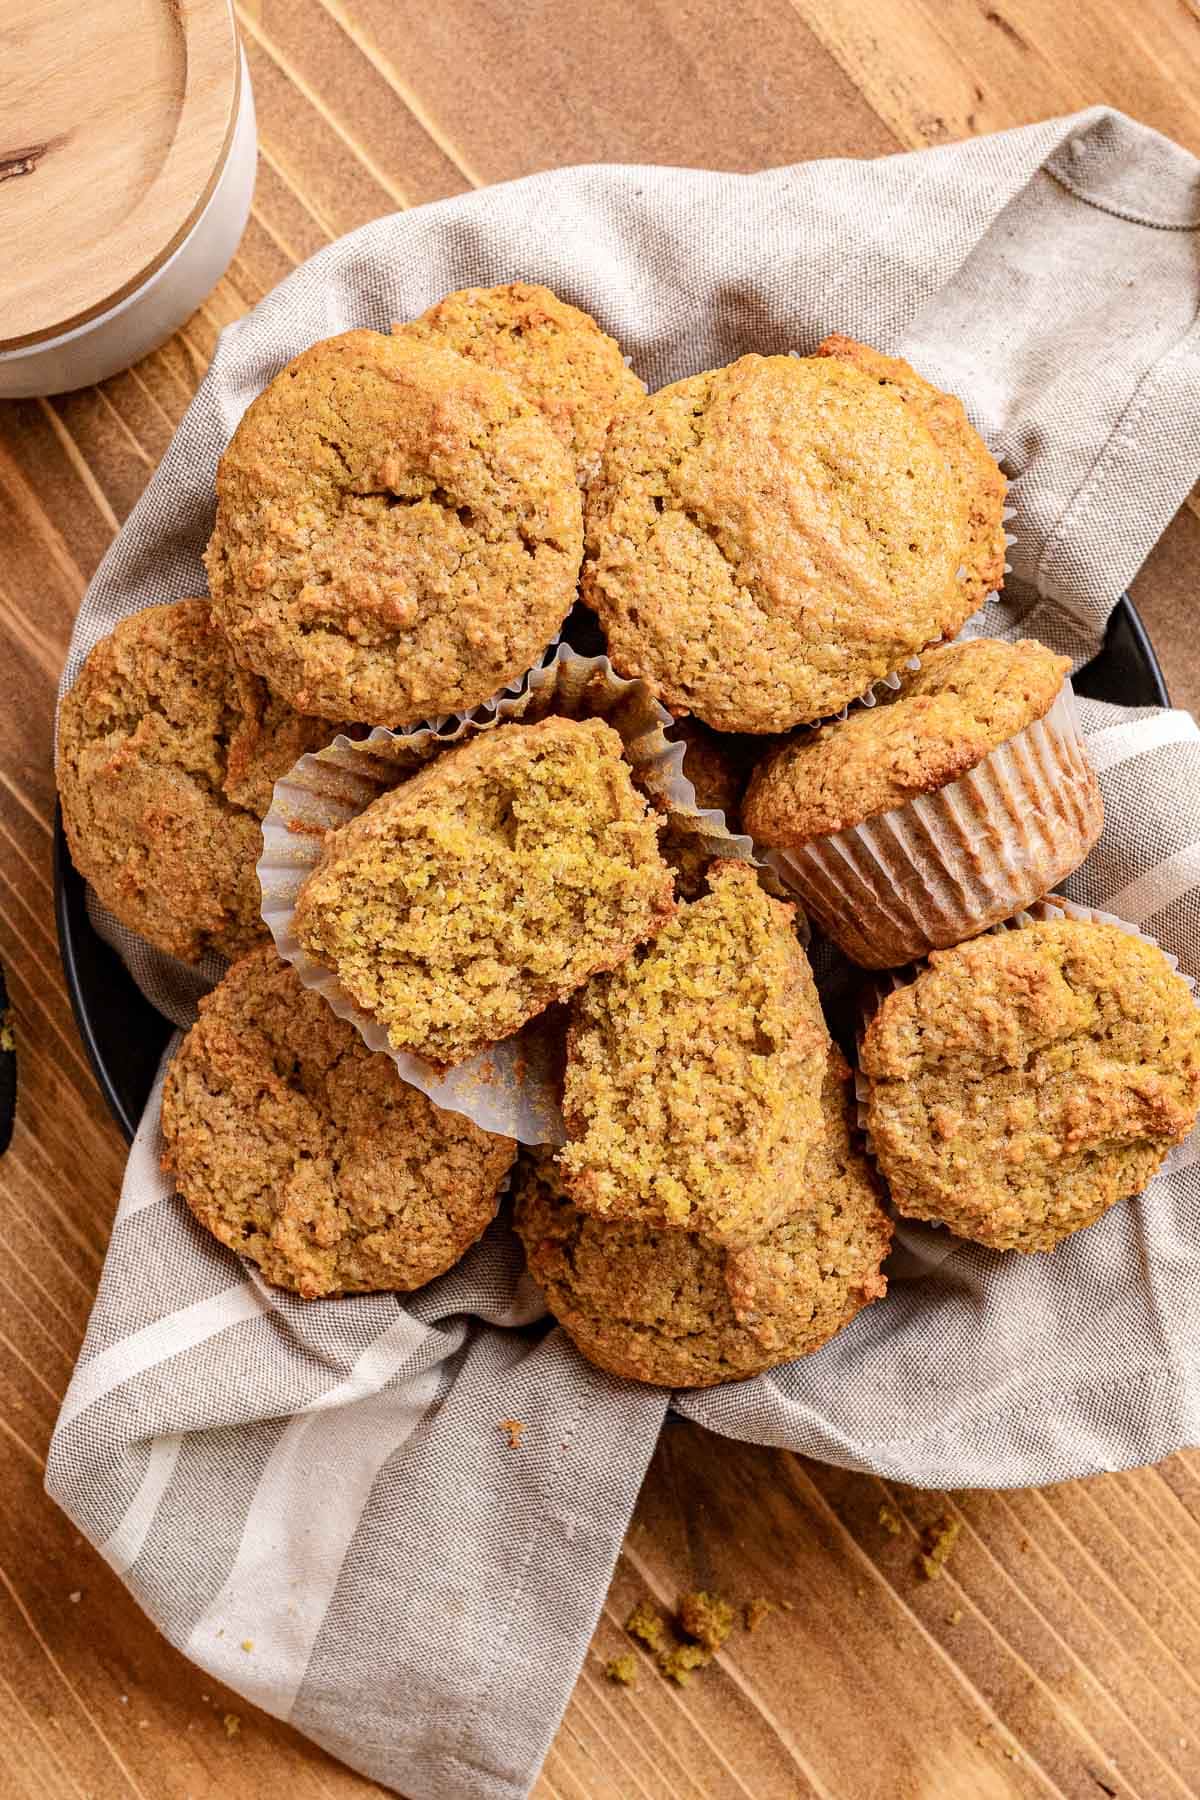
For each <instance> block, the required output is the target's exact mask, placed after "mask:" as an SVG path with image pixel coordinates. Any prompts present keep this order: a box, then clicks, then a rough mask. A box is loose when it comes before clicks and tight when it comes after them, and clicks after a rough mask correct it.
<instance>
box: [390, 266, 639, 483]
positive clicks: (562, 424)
mask: <svg viewBox="0 0 1200 1800" xmlns="http://www.w3.org/2000/svg"><path fill="white" fill-rule="evenodd" d="M392 329H393V331H394V332H396V333H397V334H398V335H399V336H401V337H408V338H416V339H418V340H420V341H422V342H424V343H434V344H442V345H444V346H445V348H447V349H449V350H456V351H457V352H458V354H459V355H460V356H466V357H469V358H470V359H471V361H472V362H479V363H482V364H484V366H485V367H486V368H489V369H495V370H496V372H497V374H500V375H503V376H504V377H505V378H506V379H507V380H508V381H511V382H512V384H513V386H514V387H515V388H516V389H517V390H518V391H519V392H520V393H521V394H523V395H524V396H525V398H526V400H528V401H529V402H530V404H531V405H532V406H536V407H537V409H538V411H539V412H540V413H541V414H542V416H543V417H544V418H545V420H546V421H547V423H548V424H549V426H550V428H551V430H552V431H553V433H554V435H555V437H556V438H557V439H558V440H559V442H560V443H561V444H562V446H563V448H564V449H565V450H566V451H567V453H568V455H569V456H570V458H571V461H572V464H573V466H574V469H575V476H576V479H577V481H578V482H579V485H580V487H586V486H587V484H588V482H590V481H592V480H594V479H595V475H596V471H597V469H598V468H599V466H600V452H601V450H602V449H603V448H604V439H605V436H606V435H607V432H608V428H609V425H610V424H611V423H612V421H613V419H614V418H615V417H616V416H617V414H618V413H620V412H624V411H625V410H626V409H627V408H628V407H630V406H632V405H636V404H637V402H638V401H639V400H640V399H641V398H642V395H643V394H644V393H645V391H646V390H645V387H644V386H643V384H642V383H641V382H640V381H639V380H638V378H637V376H636V375H634V374H633V372H632V371H631V370H630V369H628V368H626V366H625V359H624V357H623V356H622V354H621V346H620V345H619V344H618V343H617V342H616V340H615V339H614V338H610V337H609V336H608V335H607V334H606V333H605V332H603V331H601V329H600V327H599V325H597V323H596V321H595V319H593V318H592V316H591V314H590V313H585V312H581V311H580V310H579V308H578V307H576V306H568V305H567V303H566V301H564V300H560V299H559V298H558V296H557V294H554V293H552V292H551V290H550V289H549V288H548V287H539V286H536V285H534V284H533V283H531V282H527V281H514V282H512V283H510V284H509V285H508V286H507V287H494V288H462V289H460V290H459V292H458V293H455V294H447V296H446V298H445V299H444V300H439V301H438V302H437V305H436V306H431V307H430V308H429V310H428V312H424V313H422V314H421V317H420V318H419V319H414V320H413V321H412V323H411V324H409V325H394V326H393V327H392Z"/></svg>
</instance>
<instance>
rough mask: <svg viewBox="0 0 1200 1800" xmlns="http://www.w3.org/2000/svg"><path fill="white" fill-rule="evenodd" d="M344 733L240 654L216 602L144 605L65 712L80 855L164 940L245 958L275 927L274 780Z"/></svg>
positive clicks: (97, 656) (91, 665)
mask: <svg viewBox="0 0 1200 1800" xmlns="http://www.w3.org/2000/svg"><path fill="white" fill-rule="evenodd" d="M331 735H332V734H331V728H330V726H329V725H328V724H327V723H326V721H325V720H323V719H311V718H302V717H301V716H300V715H299V714H298V713H296V712H294V711H293V710H292V708H291V707H290V706H286V705H285V704H284V703H283V702H282V701H281V700H276V699H274V698H273V697H272V695H271V694H270V693H269V692H268V690H267V687H266V685H265V684H264V683H263V682H262V681H260V680H259V678H258V677H257V676H256V675H252V674H250V673H249V672H248V671H245V670H240V669H238V668H237V667H236V666H235V665H234V662H233V659H232V657H231V655H230V650H229V645H228V643H227V642H226V641H225V639H224V637H223V636H222V634H221V633H220V631H218V629H217V627H216V625H215V624H214V623H213V618H212V613H211V611H210V609H209V605H208V602H207V600H179V601H177V602H175V603H174V604H173V605H167V606H150V607H147V608H146V609H145V611H143V612H139V613H133V614H132V615H131V616H130V617H129V618H127V619H122V620H121V622H120V624H119V625H118V626H117V627H116V629H115V630H114V631H113V632H112V633H111V635H110V636H108V637H106V638H102V639H101V640H100V642H99V643H98V644H97V645H96V647H95V649H94V650H93V651H92V653H91V655H90V656H89V657H88V659H87V662H86V663H85V664H84V666H83V669H82V670H81V672H80V675H79V678H78V680H77V681H76V683H75V685H74V687H73V688H72V689H71V691H70V693H69V694H67V696H66V697H65V699H64V700H63V703H62V706H61V708H60V711H59V718H58V785H59V794H60V797H61V799H62V812H63V825H64V828H65V830H66V834H67V842H68V843H69V845H70V847H71V858H72V861H73V862H74V864H75V867H76V868H77V869H78V870H79V872H80V874H81V875H83V876H84V877H85V878H86V879H87V880H88V881H90V882H91V884H92V887H93V888H94V889H95V891H96V894H97V896H98V897H99V899H100V900H101V901H102V902H103V904H104V905H105V906H106V907H108V909H109V911H110V912H112V913H115V915H116V917H117V918H118V919H120V921H121V923H122V924H123V925H127V926H128V927H129V929H130V930H131V931H136V932H138V933H139V934H140V936H142V937H144V938H147V939H148V940H149V941H150V943H152V944H153V945H155V947H156V948H157V949H159V950H166V951H168V952H169V953H170V954H171V955H172V956H178V957H181V958H182V959H183V961H185V962H198V961H199V959H200V958H201V957H202V956H204V955H205V953H206V952H208V951H210V950H213V951H216V952H218V953H219V954H220V955H222V956H240V955H241V954H242V952H243V951H244V950H248V949H249V948H250V946H251V945H252V944H255V943H258V942H260V941H261V940H262V939H264V938H265V937H266V936H267V928H266V926H265V925H264V924H263V922H262V919H261V918H260V916H259V907H260V904H261V898H260V895H259V888H258V877H257V875H256V874H255V865H256V863H257V861H258V856H259V852H260V850H261V847H262V834H261V831H260V829H259V823H260V820H261V819H262V818H263V816H264V814H265V813H266V812H267V811H268V809H269V807H270V804H271V790H272V788H273V786H274V783H275V781H276V780H277V778H278V777H279V776H280V775H283V774H285V773H286V772H287V770H288V769H290V768H291V766H292V764H293V763H294V762H295V761H296V760H297V758H298V757H300V756H303V755H304V754H305V753H306V752H307V751H309V750H317V749H319V748H320V747H321V746H322V745H323V744H326V743H328V741H329V738H330V736H331Z"/></svg>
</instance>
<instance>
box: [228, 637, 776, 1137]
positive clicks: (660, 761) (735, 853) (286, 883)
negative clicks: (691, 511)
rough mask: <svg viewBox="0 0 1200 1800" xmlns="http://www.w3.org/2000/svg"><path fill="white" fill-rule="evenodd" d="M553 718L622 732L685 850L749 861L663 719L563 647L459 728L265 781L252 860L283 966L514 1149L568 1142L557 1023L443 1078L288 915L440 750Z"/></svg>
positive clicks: (603, 664)
mask: <svg viewBox="0 0 1200 1800" xmlns="http://www.w3.org/2000/svg"><path fill="white" fill-rule="evenodd" d="M550 713H556V714H558V715H560V716H565V717H567V718H602V719H604V720H605V721H606V722H607V723H608V724H609V725H611V726H612V728H613V729H614V730H615V731H616V732H617V733H618V734H619V736H620V738H621V741H622V743H623V744H624V746H625V756H626V760H627V761H628V762H629V763H630V765H631V767H632V769H633V771H634V773H635V777H636V779H637V782H638V784H639V786H640V787H641V788H642V789H643V791H644V792H645V793H646V794H647V795H648V796H649V797H650V799H651V801H652V803H653V804H654V805H655V806H656V807H657V808H658V810H659V811H661V812H662V813H664V814H665V815H666V816H667V817H668V818H669V819H670V821H671V823H672V824H673V825H675V826H676V827H677V829H678V830H679V831H680V832H682V833H683V834H685V835H687V836H689V837H692V838H694V839H695V840H696V842H697V844H698V846H699V848H700V849H701V851H702V853H703V854H705V855H706V856H731V857H735V858H737V859H739V860H741V861H748V862H753V861H755V857H754V848H753V845H752V844H751V841H750V839H749V838H748V837H745V836H743V835H741V834H735V833H733V832H731V831H729V830H728V828H727V827H726V825H725V819H724V815H723V814H722V813H720V812H717V811H712V810H705V809H703V808H701V807H699V806H697V804H696V795H695V790H694V789H693V787H692V784H691V782H690V781H688V780H687V779H686V777H685V776H684V775H683V773H682V767H683V758H684V752H685V746H684V745H683V744H680V743H675V744H673V743H670V742H669V741H668V739H667V736H666V731H667V729H669V727H670V726H671V725H672V723H673V721H672V719H671V715H670V714H669V713H668V712H667V711H666V709H665V708H664V707H663V706H661V705H660V704H659V702H658V701H657V700H655V698H654V696H653V695H652V694H651V692H650V689H649V688H648V687H647V685H646V683H645V682H643V681H627V680H625V679H624V678H623V677H622V676H620V675H618V674H616V672H615V671H614V669H613V667H612V664H611V663H610V662H609V660H608V658H607V657H606V656H581V655H580V654H579V653H578V652H577V651H575V650H573V649H571V647H570V646H569V645H567V644H562V643H560V644H558V645H556V646H555V648H554V649H553V650H552V651H551V652H549V653H548V655H547V658H546V660H545V661H544V663H543V664H542V665H541V666H540V667H539V668H537V669H534V670H532V671H531V672H530V673H529V675H528V676H526V677H525V678H524V680H523V681H522V682H521V684H520V686H519V688H518V689H516V690H514V691H512V692H509V693H506V694H503V695H500V696H497V697H496V698H495V700H493V701H489V702H488V705H487V706H486V707H485V708H478V709H476V711H475V712H474V713H472V714H470V715H468V716H467V717H461V716H457V715H455V716H451V717H449V718H445V719H442V720H434V721H430V722H429V723H427V724H425V725H422V726H419V727H417V728H416V729H414V730H412V731H407V732H393V731H387V730H385V729H384V728H383V727H382V726H377V727H376V728H375V729H374V730H373V731H372V732H371V733H370V734H369V735H368V736H367V737H365V738H362V739H361V740H358V741H356V740H354V739H352V738H348V737H345V736H339V737H337V738H335V739H334V741H333V743H332V744H330V745H329V746H328V748H327V749H325V750H319V751H316V752H315V753H313V754H310V755H308V756H302V757H301V758H300V760H299V762H298V763H296V765H295V767H294V768H292V769H291V770H289V772H288V773H287V774H286V775H285V776H283V777H282V778H281V779H280V780H279V781H277V782H276V784H275V792H274V795H273V798H272V802H271V809H270V811H269V812H268V814H267V816H266V818H265V819H264V820H263V851H262V856H261V857H260V859H259V863H258V879H259V883H260V885H261V888H262V895H263V905H262V916H263V919H264V920H265V922H266V924H267V926H268V928H269V930H270V932H271V936H272V937H273V938H274V940H275V947H276V949H277V950H278V952H279V954H280V956H281V957H282V958H283V959H284V961H285V962H288V963H291V965H292V967H293V968H294V969H295V970H296V972H297V974H298V975H299V976H300V979H301V981H302V982H303V983H304V985H305V987H307V988H311V989H313V990H314V992H316V993H319V994H320V995H321V996H322V997H323V998H324V999H325V1000H326V1001H327V1002H328V1004H329V1005H330V1006H331V1007H332V1008H333V1010H334V1012H335V1013H336V1014H337V1015H338V1017H339V1018H342V1019H346V1020H348V1021H349V1022H350V1023H351V1024H352V1025H353V1026H354V1027H355V1029H356V1030H357V1031H358V1033H359V1035H360V1036H361V1037H362V1039H363V1041H364V1043H366V1044H367V1045H368V1046H369V1048H370V1049H372V1050H374V1051H378V1052H380V1053H381V1054H383V1055H387V1056H390V1057H391V1058H392V1061H393V1062H394V1063H395V1064H396V1067H397V1069H398V1070H399V1072H400V1074H401V1075H402V1076H403V1078H404V1080H405V1081H407V1082H409V1083H410V1084H411V1085H412V1086H413V1087H416V1088H419V1089H420V1090H421V1092H422V1093H423V1094H427V1095H428V1096H429V1098H430V1099H431V1100H433V1101H434V1102H435V1103H436V1104H437V1105H438V1106H441V1107H445V1108H446V1109H447V1110H448V1111H450V1112H458V1113H463V1114H465V1115H466V1117H467V1118H470V1119H473V1120H474V1121H475V1123H476V1124H477V1125H480V1126H482V1127H483V1128H484V1130H486V1131H494V1132H499V1133H502V1134H503V1135H504V1136H506V1137H514V1138H516V1139H517V1140H518V1141H519V1142H520V1143H523V1144H546V1143H550V1144H558V1143H562V1142H563V1141H564V1139H565V1136H566V1133H565V1129H564V1126H563V1120H562V1112H561V1108H560V1105H559V1101H560V1096H561V1091H562V1079H561V1056H562V1049H561V1035H562V1034H561V1028H560V1026H559V1025H558V1023H557V1021H556V1019H555V1018H554V1017H552V1016H550V1015H542V1017H540V1018H538V1019H534V1020H531V1021H530V1022H529V1024H527V1025H526V1026H525V1027H524V1029H523V1030H521V1031H520V1032H518V1033H517V1034H516V1035H515V1036H514V1037H511V1038H508V1039H506V1040H505V1041H504V1042H503V1043H501V1044H495V1045H493V1046H492V1047H491V1048H490V1049H489V1050H487V1051H485V1052H483V1053H482V1054H481V1055H479V1056H477V1057H474V1058H472V1060H471V1061H470V1062H467V1063H462V1064H460V1065H459V1066H458V1067H457V1068H454V1069H451V1070H450V1071H448V1072H443V1071H442V1070H439V1069H437V1068H435V1067H434V1066H433V1065H432V1064H430V1063H427V1062H426V1061H424V1059H423V1058H421V1057H418V1056H413V1055H411V1054H409V1053H408V1052H406V1051H402V1050H396V1049H395V1048H394V1047H393V1046H392V1044H391V1043H390V1042H389V1040H388V1036H387V1033H386V1031H385V1029H384V1027H383V1026H382V1025H381V1024H380V1023H379V1022H378V1021H377V1020H376V1019H374V1018H372V1016H371V1015H370V1014H369V1013H366V1012H364V1011H362V1009H361V1008H360V1007H358V1006H356V1005H355V1003H354V1001H353V1000H352V999H351V998H350V996H349V994H347V993H346V991H345V989H344V988H343V987H342V985H341V983H340V982H339V981H338V979H337V976H336V975H335V974H334V973H333V972H332V971H331V970H329V969H327V968H326V967H325V966H324V965H323V964H322V963H319V962H317V961H316V960H315V959H314V958H313V957H311V956H309V954H308V952H307V951H306V950H305V949H304V947H303V945H302V944H301V943H300V941H299V939H298V938H297V937H296V935H295V932H294V929H293V918H294V911H295V904H296V899H297V896H298V895H299V892H300V889H301V887H302V886H303V885H304V882H305V881H306V879H307V878H308V876H309V874H310V873H311V872H312V870H313V869H314V868H315V866H316V864H317V863H318V862H319V860H320V857H321V853H322V850H323V847H324V838H325V833H326V832H327V831H331V830H335V829H337V828H338V827H339V826H342V825H345V824H348V823H349V821H350V820H351V819H353V818H356V817H357V816H358V814H359V813H361V812H363V811H365V809H366V808H367V807H368V806H369V805H370V804H371V803H372V801H374V800H377V799H378V798H379V796H380V795H381V794H384V793H386V792H388V791H389V789H391V788H394V787H396V786H397V785H398V784H399V783H400V782H401V781H403V780H405V779H406V777H407V776H408V775H410V774H411V773H412V772H413V770H414V769H416V768H418V767H420V765H421V764H422V763H424V762H427V761H428V760H429V759H430V758H431V757H434V756H437V755H438V754H440V752H441V751H443V750H444V749H446V748H447V747H448V746H449V745H451V744H456V743H460V742H462V741H464V740H465V739H466V738H468V737H471V736H474V735H477V734H478V733H480V732H484V731H491V730H494V729H495V727H496V726H497V725H499V724H502V723H505V722H507V721H509V720H514V719H520V720H524V721H525V722H526V723H529V724H532V723H534V722H535V721H536V720H538V719H542V718H545V717H546V716H547V715H548V714H550Z"/></svg>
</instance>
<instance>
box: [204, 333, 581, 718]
mask: <svg viewBox="0 0 1200 1800" xmlns="http://www.w3.org/2000/svg"><path fill="white" fill-rule="evenodd" d="M581 554H582V517H581V505H580V497H579V489H578V488H577V486H576V484H575V471H574V467H573V465H572V463H571V460H570V458H569V456H568V455H567V452H566V451H565V450H564V449H563V447H562V445H561V443H560V442H559V440H558V439H557V438H556V437H555V435H554V433H553V431H552V430H551V428H550V426H549V425H548V424H547V422H546V420H545V419H544V418H543V416H542V415H541V414H540V413H539V412H537V411H536V410H535V409H534V408H533V407H532V406H530V405H529V404H528V402H527V401H525V400H523V399H522V398H521V396H520V395H519V394H518V393H517V391H516V389H515V388H514V387H513V386H512V385H511V384H510V383H509V382H507V381H505V380H504V379H503V378H502V377H501V376H499V375H497V374H494V373H493V372H492V371H491V370H489V369H486V368H482V367H480V366H479V365H478V364H477V363H473V362H469V361H467V360H466V359H465V358H464V357H461V356H458V355H456V354H455V352H454V351H452V350H448V349H444V348H442V347H441V346H439V345H435V344H427V343H420V342H416V341H414V340H412V339H410V338H404V337H385V336H383V335H382V334H381V333H379V332H375V331H347V332H344V333H343V334H342V335H341V336H340V337H334V338H328V339H326V340H325V341H323V342H322V343H318V344H314V345H313V346H312V348H311V349H309V350H306V351H304V352H303V354H302V355H300V356H297V357H296V358H294V360H293V361H292V362H290V363H289V364H288V365H287V367H286V368H285V369H283V370H281V371H280V373H279V374H278V375H277V376H276V377H275V379H274V380H273V381H272V382H271V383H270V385H269V386H268V387H267V388H266V390H265V391H264V392H263V393H262V394H260V395H259V397H258V399H257V400H255V401H254V403H253V404H252V405H251V407H250V408H249V410H248V412H247V413H246V415H245V417H244V418H243V419H242V421H241V424H240V425H239V426H238V428H237V430H236V431H235V433H234V435H233V438H232V440H231V442H230V444H229V446H228V448H227V449H226V451H225V454H224V455H223V456H222V458H221V461H220V465H219V467H218V470H217V520H216V528H215V530H214V532H213V536H212V540H211V542H210V544H209V547H208V553H207V557H206V562H207V566H208V577H209V587H210V591H211V593H212V604H213V610H214V612H215V614H216V616H217V618H218V620H219V622H220V623H221V625H222V626H223V628H224V629H225V631H226V632H227V633H228V635H229V638H230V640H231V642H232V644H233V647H234V653H235V655H236V656H237V658H238V661H239V662H240V663H242V664H243V665H244V666H245V667H247V668H251V669H253V670H255V671H256V672H257V673H258V674H260V675H262V676H263V677H264V678H265V679H266V680H267V681H268V682H269V683H270V685H271V688H272V690H273V691H274V692H275V693H277V694H279V695H281V696H282V697H283V698H284V699H286V700H288V701H290V702H291V704H292V705H293V706H296V707H298V708H300V709H301V710H302V711H304V712H309V713H317V714H320V715H321V716H322V717H324V718H328V719H355V720H359V721H363V722H365V723H367V724H370V725H388V726H397V725H401V724H404V723H411V722H413V721H416V720H420V719H423V718H425V717H429V716H433V715H438V714H443V713H449V712H457V711H466V710H469V709H470V708H471V707H474V706H477V705H479V704H480V703H481V702H482V701H484V700H487V699H489V698H490V697H491V695H492V694H494V693H495V692H496V691H497V690H498V689H499V688H501V687H503V686H504V685H505V683H507V682H510V681H513V680H514V679H516V678H517V677H519V676H520V675H522V674H523V673H524V672H525V670H526V669H528V668H529V667H530V666H531V665H532V664H533V663H534V662H535V661H536V659H537V658H538V656H539V655H540V653H541V651H542V650H543V649H544V647H545V645H546V644H547V643H548V642H549V641H550V639H552V638H553V637H554V635H555V633H556V632H557V630H558V628H559V626H560V624H561V623H562V621H563V619H564V618H565V616H566V614H567V611H568V609H569V608H570V606H571V604H572V602H573V600H574V598H575V584H576V578H577V576H578V573H579V563H580V557H581Z"/></svg>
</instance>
